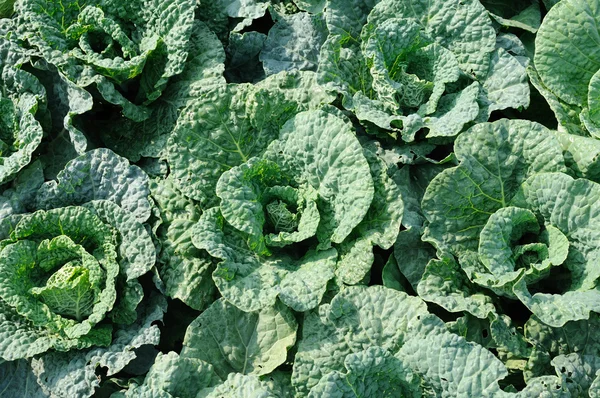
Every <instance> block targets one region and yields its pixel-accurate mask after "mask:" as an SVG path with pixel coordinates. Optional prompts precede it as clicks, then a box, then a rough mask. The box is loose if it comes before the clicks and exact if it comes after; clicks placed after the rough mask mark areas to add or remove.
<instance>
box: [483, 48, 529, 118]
mask: <svg viewBox="0 0 600 398" xmlns="http://www.w3.org/2000/svg"><path fill="white" fill-rule="evenodd" d="M482 91H483V96H482V100H481V102H482V103H483V104H482V105H483V106H482V108H483V109H484V110H485V112H484V114H483V115H482V116H481V119H482V120H487V119H488V118H489V117H490V115H491V114H492V112H494V111H497V110H502V109H507V108H515V109H521V108H527V107H528V106H529V82H528V79H527V70H526V68H525V67H524V66H523V65H521V64H520V63H519V61H518V59H517V58H516V57H514V56H513V55H511V54H510V53H508V52H507V51H506V50H505V49H503V48H497V49H496V50H495V51H494V52H493V53H492V57H491V59H490V69H489V70H488V73H487V77H486V79H485V81H484V82H483V85H482Z"/></svg>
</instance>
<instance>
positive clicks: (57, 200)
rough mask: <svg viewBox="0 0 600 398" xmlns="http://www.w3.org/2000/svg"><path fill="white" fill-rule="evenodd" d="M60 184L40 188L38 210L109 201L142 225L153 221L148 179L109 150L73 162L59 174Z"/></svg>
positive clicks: (83, 156) (89, 154) (50, 183)
mask: <svg viewBox="0 0 600 398" xmlns="http://www.w3.org/2000/svg"><path fill="white" fill-rule="evenodd" d="M57 180H58V181H50V182H47V183H45V184H44V185H43V186H42V187H41V188H40V190H39V192H38V196H37V206H38V207H39V208H43V209H50V208H56V207H63V206H67V205H79V204H83V203H86V202H89V201H91V200H109V201H111V202H114V203H116V204H117V205H119V206H120V207H121V208H123V210H125V211H127V212H129V213H131V214H133V215H134V216H135V217H136V219H137V220H138V221H140V222H144V221H146V220H147V219H148V217H150V202H149V200H148V197H149V195H150V190H149V188H148V176H147V175H146V173H144V172H143V171H142V170H141V169H140V168H139V167H137V166H131V165H130V164H129V161H128V160H127V159H125V158H122V157H120V156H118V155H115V154H114V152H112V151H111V150H109V149H96V150H93V151H90V152H87V153H86V154H85V155H82V156H80V157H78V158H76V159H73V160H72V161H70V162H69V163H68V164H67V166H66V167H65V169H64V170H63V171H62V172H60V173H59V174H58V177H57Z"/></svg>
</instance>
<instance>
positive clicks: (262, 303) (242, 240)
mask: <svg viewBox="0 0 600 398" xmlns="http://www.w3.org/2000/svg"><path fill="white" fill-rule="evenodd" d="M192 242H193V243H194V245H195V246H196V247H198V248H199V249H204V250H206V251H207V252H208V253H209V254H210V255H211V256H213V257H216V258H219V259H221V260H223V261H222V262H220V263H219V264H218V266H217V269H216V270H215V272H214V273H213V279H214V281H215V284H216V285H217V287H218V289H219V291H220V292H221V294H222V295H223V296H224V297H225V298H226V299H227V300H228V301H229V302H231V303H232V304H234V305H235V306H236V307H238V308H240V309H241V310H243V311H256V310H259V309H261V308H265V307H268V306H272V305H274V303H275V299H276V297H277V296H279V297H280V299H281V301H283V303H284V304H286V305H288V306H290V307H291V308H293V309H295V310H296V311H307V310H309V309H311V308H314V307H316V306H317V305H318V304H319V302H320V301H321V299H322V297H323V294H324V293H325V290H326V287H327V282H328V281H329V280H330V279H332V278H333V272H334V266H335V262H336V259H337V252H336V250H335V249H329V250H326V251H321V252H308V253H307V254H306V255H304V257H302V258H300V259H292V258H290V257H288V256H284V255H281V256H271V257H267V258H265V257H261V256H259V255H257V254H256V253H254V252H253V251H252V250H251V249H250V248H248V246H247V244H246V237H245V236H244V235H242V234H241V233H240V232H239V231H237V230H235V229H233V228H232V227H231V226H229V225H228V224H226V223H225V221H224V220H223V218H222V217H221V215H220V214H219V211H218V209H217V208H213V209H209V210H207V211H205V212H204V214H203V215H202V217H201V218H200V221H199V222H198V223H197V224H196V225H195V227H194V231H193V236H192Z"/></svg>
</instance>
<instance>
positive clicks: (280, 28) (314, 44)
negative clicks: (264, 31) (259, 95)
mask: <svg viewBox="0 0 600 398" xmlns="http://www.w3.org/2000/svg"><path fill="white" fill-rule="evenodd" d="M326 38H327V29H326V27H325V21H323V17H322V15H311V14H308V13H297V14H292V15H290V16H286V15H282V16H281V17H280V18H279V19H278V20H277V22H276V23H275V25H274V26H273V27H272V28H271V29H270V30H269V35H268V36H267V39H266V40H265V43H264V47H263V49H262V51H261V53H260V60H261V61H262V63H263V67H264V69H265V72H266V74H267V75H272V74H275V73H278V72H281V71H284V70H285V71H293V70H299V71H307V70H312V71H316V70H317V65H318V60H319V59H318V57H319V50H320V49H321V45H322V44H323V42H324V41H325V39H326Z"/></svg>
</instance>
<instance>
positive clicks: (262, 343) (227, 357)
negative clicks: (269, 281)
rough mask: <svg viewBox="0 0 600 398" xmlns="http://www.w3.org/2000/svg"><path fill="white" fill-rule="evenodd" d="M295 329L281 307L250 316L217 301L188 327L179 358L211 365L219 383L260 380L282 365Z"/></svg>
mask: <svg viewBox="0 0 600 398" xmlns="http://www.w3.org/2000/svg"><path fill="white" fill-rule="evenodd" d="M297 327H298V324H297V323H296V319H295V318H294V316H293V315H292V313H291V312H290V310H289V309H287V308H286V307H285V306H284V305H282V304H281V303H277V304H276V305H275V306H274V307H268V308H265V309H263V310H261V311H260V312H258V313H250V312H242V311H240V310H239V309H237V308H236V307H234V306H233V305H231V304H229V303H228V302H227V301H225V300H223V299H220V300H217V301H215V302H214V303H213V304H212V305H211V306H210V307H209V308H208V309H206V310H205V311H204V312H203V313H202V314H201V315H200V316H199V317H198V318H196V319H195V320H194V321H193V322H192V323H191V325H190V326H189V327H188V329H187V331H186V335H185V340H184V342H183V349H182V351H181V356H182V357H183V358H192V359H196V358H197V359H201V360H203V361H205V362H207V363H209V364H211V365H212V366H213V367H214V371H215V372H216V374H217V375H219V377H221V378H222V379H226V378H227V376H228V375H229V374H230V373H241V374H245V375H246V374H254V375H257V376H260V375H264V374H268V373H271V372H272V371H273V370H274V369H275V368H276V367H278V366H279V365H281V364H282V363H283V362H285V360H286V357H287V350H288V349H289V348H290V347H291V346H292V345H293V344H294V342H295V341H296V328H297Z"/></svg>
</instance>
